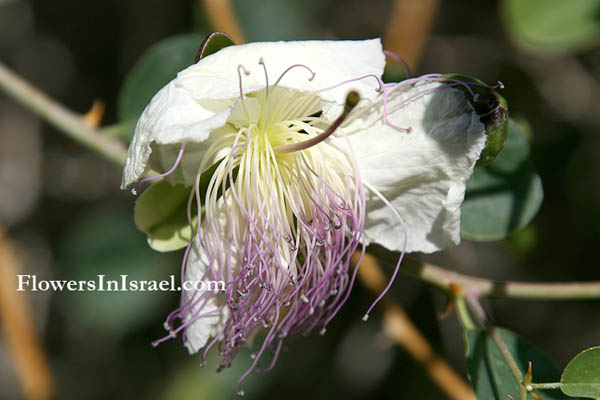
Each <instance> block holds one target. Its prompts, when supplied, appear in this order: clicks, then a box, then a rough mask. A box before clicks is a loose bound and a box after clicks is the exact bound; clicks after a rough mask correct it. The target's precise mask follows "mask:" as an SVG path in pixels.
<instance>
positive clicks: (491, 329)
mask: <svg viewBox="0 0 600 400" xmlns="http://www.w3.org/2000/svg"><path fill="white" fill-rule="evenodd" d="M464 299H465V301H466V302H467V305H469V307H470V308H471V310H472V311H473V314H475V318H476V319H477V320H478V321H479V323H480V324H481V325H483V327H484V328H485V330H486V331H488V333H489V334H490V337H491V338H492V340H493V341H494V343H496V346H497V347H498V350H500V354H501V355H502V358H504V361H505V362H506V365H507V366H508V368H509V369H510V372H511V374H512V375H513V377H514V378H515V381H516V383H517V385H518V387H519V397H520V398H521V400H527V389H526V388H525V385H523V373H522V372H521V370H520V369H519V366H518V365H517V362H516V361H515V359H514V358H513V356H512V354H510V351H509V350H508V347H506V344H505V343H504V341H503V340H502V338H501V337H500V334H499V333H498V331H497V330H496V327H495V326H494V324H492V323H491V322H490V320H489V318H488V317H487V314H486V313H485V310H484V309H483V307H482V306H481V303H479V300H478V299H477V297H476V296H474V295H470V294H467V295H466V296H465V297H464Z"/></svg>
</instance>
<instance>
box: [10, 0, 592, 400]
mask: <svg viewBox="0 0 600 400" xmlns="http://www.w3.org/2000/svg"><path fill="white" fill-rule="evenodd" d="M415 3H419V4H421V6H417V8H416V9H414V7H413V9H412V11H411V6H414V4H415ZM523 3H525V5H524V4H523ZM538 3H540V2H538V1H531V2H529V1H528V2H519V1H518V0H506V1H490V0H481V1H477V2H473V1H467V0H453V1H441V0H440V1H433V0H428V1H422V2H417V1H412V2H411V1H407V0H404V1H402V0H400V1H392V0H381V1H372V0H319V1H317V0H302V1H300V0H297V1H279V0H237V1H233V6H234V12H235V14H236V15H237V17H238V19H239V23H240V25H241V27H242V31H243V33H244V34H245V36H246V39H247V40H248V41H261V40H280V39H289V40H292V39H363V38H371V37H377V36H384V37H385V40H384V43H385V46H386V47H387V48H388V49H391V50H394V51H396V52H399V53H400V55H402V56H404V57H405V58H406V59H407V62H408V63H409V64H410V65H411V67H412V69H413V73H414V74H421V73H426V72H460V73H464V74H468V75H473V76H476V77H478V78H480V79H482V80H484V81H486V82H489V83H495V82H496V81H498V80H501V81H503V82H504V83H505V85H506V89H505V90H504V91H503V95H504V96H505V97H506V99H507V100H508V103H509V106H510V109H511V113H512V116H513V117H514V118H515V119H517V120H518V121H519V122H521V123H522V124H523V125H524V126H526V127H527V133H528V136H529V137H530V140H531V153H532V161H533V164H534V165H535V168H536V169H537V171H538V173H539V174H540V176H541V178H542V182H543V186H544V195H545V198H544V203H543V206H542V208H541V210H540V212H539V214H538V216H537V217H536V218H535V219H534V221H533V223H532V224H531V225H530V226H528V227H526V228H525V229H522V230H520V231H518V232H516V233H514V234H513V235H511V236H510V237H509V238H508V239H507V240H504V241H495V242H471V241H468V240H465V241H464V242H463V243H462V244H461V245H460V246H459V247H457V248H454V249H450V250H448V251H445V252H442V253H439V254H436V255H433V256H428V257H427V259H428V260H431V261H434V262H435V263H436V264H437V265H440V266H444V267H446V268H448V269H453V270H456V271H459V272H463V273H467V274H472V275H476V276H481V277H486V278H490V279H499V280H520V281H533V280H535V281H573V280H583V281H586V280H600V269H599V268H598V262H597V257H598V256H597V250H598V238H599V237H600V207H598V204H599V203H600V185H598V183H599V181H600V157H598V149H599V148H600V146H599V144H600V143H599V142H600V137H599V135H598V133H599V127H600V112H599V111H600V109H599V108H598V99H600V79H599V77H600V48H599V47H598V44H599V42H600V1H595V0H577V1H571V2H564V1H560V0H552V1H544V2H543V4H544V6H539V4H538ZM561 3H563V4H562V5H561ZM564 3H568V5H569V6H568V7H565V6H564ZM519 4H520V5H519ZM536 4H537V8H536ZM403 7H404V8H403ZM399 10H400V11H399ZM411 13H412V14H411ZM407 16H410V17H407ZM211 30H212V27H211V24H210V19H209V18H208V17H207V15H206V13H205V8H204V7H203V4H202V2H194V1H191V0H186V1H170V2H165V1H159V0H144V1H142V0H129V1H117V0H103V1H85V2H82V1H79V0H54V1H45V0H0V61H1V62H2V63H4V64H6V65H7V66H8V67H10V68H11V69H13V70H14V71H15V72H17V73H18V74H20V75H21V76H23V77H24V78H25V79H27V80H28V81H30V82H31V83H33V84H34V85H36V86H37V87H39V88H41V89H42V90H43V91H45V92H46V93H47V94H48V95H49V96H50V97H52V98H54V99H57V100H58V101H59V102H61V103H63V104H65V105H66V106H67V107H69V108H71V109H72V110H74V111H77V112H81V113H84V112H86V111H87V110H89V109H90V107H91V104H92V102H93V101H94V100H95V99H100V100H102V101H103V102H104V103H105V104H106V113H105V117H104V120H103V125H110V124H114V123H116V122H117V118H118V116H117V107H118V106H117V104H118V101H117V99H118V93H119V89H120V86H121V83H122V82H123V80H124V78H125V76H126V74H127V72H128V71H129V70H130V69H131V68H132V66H133V65H134V64H135V62H136V61H137V60H138V59H139V57H140V56H141V55H142V54H143V53H144V51H145V50H147V49H148V48H149V47H150V46H151V45H152V44H154V43H155V42H157V41H159V40H160V39H163V38H166V37H169V36H172V35H176V34H181V33H190V32H197V33H199V34H201V35H205V34H207V33H209V32H211ZM403 32H404V33H405V32H409V33H412V34H413V36H411V37H410V39H407V38H406V37H404V36H402V34H403ZM198 44H199V43H198ZM193 57H194V54H190V60H189V62H190V63H191V62H192V60H193ZM340 62H343V60H340ZM120 175H121V171H120V168H119V167H117V166H115V165H114V164H111V163H109V162H108V161H105V160H104V159H102V158H101V157H100V156H98V155H96V154H93V153H91V152H90V151H87V150H86V149H84V148H81V147H80V146H79V145H78V144H76V143H74V142H72V141H70V140H68V139H66V138H65V136H63V135H62V134H61V133H59V132H57V131H55V130H54V129H52V128H50V127H48V126H47V125H46V124H44V123H42V122H41V121H39V120H38V119H37V118H36V117H34V116H33V115H32V114H31V113H30V112H28V111H27V110H25V109H24V108H22V107H20V106H18V105H16V104H15V103H14V102H13V101H11V100H10V99H8V98H7V97H6V96H5V95H3V94H1V93H0V228H1V229H2V230H4V231H6V237H5V239H6V240H10V242H11V243H12V247H13V248H14V250H15V253H16V255H17V258H18V260H19V264H20V267H21V272H20V273H24V274H36V275H37V276H38V277H39V278H40V279H92V278H93V277H95V276H96V275H98V274H105V275H107V276H117V275H119V274H129V275H130V277H131V278H132V279H167V278H168V277H169V276H170V275H171V274H176V275H177V274H178V271H179V268H180V259H181V253H175V254H159V253H156V252H153V251H152V250H150V249H149V247H148V246H147V244H146V239H145V236H144V235H143V234H142V233H140V232H138V231H137V229H136V227H135V225H134V223H133V217H132V211H133V204H134V198H133V196H131V194H130V193H128V192H123V191H120V190H119V183H120ZM388 296H389V297H390V298H393V299H394V300H395V301H397V302H398V303H400V304H402V305H403V306H404V307H405V308H406V310H407V312H408V313H409V315H410V316H411V317H412V318H413V320H414V321H415V323H416V324H417V326H418V327H419V328H420V329H421V331H422V332H423V333H424V334H425V336H426V337H427V338H428V339H429V340H430V341H431V343H432V345H433V346H434V347H435V349H436V350H437V351H438V352H439V353H440V354H441V355H443V356H444V357H445V358H446V359H447V360H448V361H449V362H450V364H451V365H452V366H453V367H454V368H456V369H457V370H458V371H459V372H460V373H461V374H463V375H464V373H465V365H464V355H463V352H464V347H463V339H462V332H461V329H460V326H459V324H458V322H457V320H456V317H455V316H454V315H451V316H449V317H448V318H445V319H442V320H440V319H439V318H438V315H439V314H440V313H441V312H442V311H443V309H444V305H445V297H444V296H443V295H442V294H441V292H439V291H436V290H435V289H431V288H429V287H427V286H425V285H423V284H422V283H420V282H419V281H418V280H416V279H414V278H412V277H409V276H407V275H400V276H399V278H398V279H397V283H396V284H395V286H394V289H393V290H392V292H391V293H390V294H388ZM372 299H373V295H372V294H371V293H370V292H369V291H368V290H366V289H365V288H363V287H361V286H360V285H358V286H357V287H356V289H355V290H354V292H353V294H352V296H351V297H350V300H349V302H348V304H347V305H346V306H345V307H344V308H343V309H342V312H341V314H340V315H339V316H338V317H337V318H336V319H335V320H334V322H333V323H332V324H331V326H330V329H328V333H327V335H325V336H324V337H321V336H319V335H318V334H313V335H311V336H309V337H306V338H301V339H299V340H297V341H296V342H295V343H294V345H293V346H290V347H289V348H287V349H286V351H285V352H283V353H282V355H281V356H280V359H279V362H278V364H277V366H276V367H275V369H274V370H273V371H272V372H270V373H269V374H266V375H261V374H252V375H251V376H250V377H249V378H248V379H247V380H246V381H245V384H244V389H245V392H246V397H247V398H251V399H254V398H256V399H258V398H261V399H280V398H288V399H296V398H298V399H301V398H307V397H309V398H314V399H330V398H353V399H354V398H355V399H368V398H381V399H387V398H390V399H391V398H394V399H399V398H400V399H404V398H406V399H413V398H427V399H443V398H445V397H444V395H443V394H442V393H441V392H440V391H439V389H438V388H437V387H436V386H435V385H432V384H431V383H430V381H429V378H428V377H427V375H426V374H425V373H424V371H423V369H422V368H421V366H420V365H418V364H416V363H415V362H414V361H413V360H412V359H411V357H410V356H408V355H407V353H406V352H405V351H403V350H402V349H399V348H398V347H396V346H394V345H393V344H391V343H389V342H388V341H386V340H385V339H384V338H383V337H382V335H381V331H380V327H381V324H380V315H378V313H377V312H375V313H374V315H373V318H372V319H371V320H370V321H369V323H366V324H365V323H363V322H362V321H361V317H362V315H363V314H364V312H365V310H366V307H368V305H369V304H370V303H371V301H372ZM27 301H28V303H29V304H30V306H31V309H32V311H33V314H34V317H35V324H36V328H37V330H38V331H39V332H40V335H41V339H42V343H43V348H44V350H45V352H46V355H47V358H48V362H49V365H50V368H51V372H52V375H53V379H54V381H55V385H56V392H57V396H56V397H57V398H60V399H82V398H84V399H106V398H113V399H125V398H143V399H165V400H166V399H182V400H185V399H221V398H223V399H226V398H236V396H235V382H236V381H237V379H238V377H239V376H240V375H241V374H242V373H243V372H244V371H245V370H246V369H247V368H248V366H249V365H250V361H251V360H250V357H249V354H250V352H249V351H248V352H246V353H242V354H240V356H238V358H237V359H236V360H235V363H234V365H233V366H232V368H231V369H228V370H226V371H223V372H221V373H220V374H216V373H215V368H216V366H217V362H216V354H213V355H211V361H212V362H210V361H209V364H208V366H207V367H206V368H204V369H202V368H200V366H199V364H200V360H199V357H190V356H188V354H187V352H186V350H185V349H184V347H183V346H182V345H181V343H180V341H178V340H175V341H170V342H167V343H165V344H162V345H161V346H159V347H158V348H156V349H154V348H152V347H151V346H150V342H151V341H152V340H154V339H156V338H159V337H162V335H163V334H164V331H163V327H162V322H163V319H164V317H165V316H166V315H167V314H168V312H169V311H170V310H171V309H173V308H175V307H176V306H177V304H178V295H177V294H176V293H168V292H166V293H155V292H147V293H139V292H138V293H128V292H126V293H101V292H96V293H87V292H84V293H67V292H57V293H52V292H30V293H27ZM485 306H486V307H487V308H488V310H489V311H490V313H491V314H492V316H493V318H494V321H495V322H496V323H497V324H498V325H500V326H505V327H508V328H510V329H511V330H513V331H515V332H518V333H519V334H520V335H521V336H523V337H524V338H526V339H528V340H529V341H531V342H533V343H535V344H536V345H537V346H539V347H540V348H541V349H542V350H544V351H545V352H546V353H547V354H549V355H550V356H551V357H552V358H553V359H554V361H555V362H556V363H557V365H559V366H561V367H564V365H565V364H566V362H568V360H569V359H571V358H572V357H573V356H574V355H575V354H576V353H578V352H579V351H580V350H583V349H584V348H587V347H591V346H594V345H599V344H600V318H598V315H600V304H599V303H598V302H586V301H577V302H575V301H562V302H550V301H524V300H508V299H502V300H501V299H495V300H490V301H486V302H485ZM7 343H8V342H7V341H6V340H4V336H0V399H19V398H23V395H22V394H21V389H20V386H19V381H18V379H17V373H16V369H15V364H14V362H13V357H12V353H11V351H10V349H9V347H8V344H7Z"/></svg>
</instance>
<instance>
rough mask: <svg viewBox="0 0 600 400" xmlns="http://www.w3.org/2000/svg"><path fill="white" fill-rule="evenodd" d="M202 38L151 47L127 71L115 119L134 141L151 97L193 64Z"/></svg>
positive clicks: (174, 39) (177, 38)
mask: <svg viewBox="0 0 600 400" xmlns="http://www.w3.org/2000/svg"><path fill="white" fill-rule="evenodd" d="M203 39H204V36H202V35H198V34H186V35H179V36H173V37H170V38H167V39H164V40H161V41H160V42H158V43H156V44H154V45H153V46H152V47H150V49H148V50H147V51H146V52H145V53H144V55H143V56H142V57H141V58H140V59H139V60H138V62H137V63H136V64H135V65H134V66H133V68H132V69H131V70H130V71H129V73H128V74H127V76H126V77H125V80H124V81H123V85H122V86H121V90H120V91H119V99H118V116H119V120H120V122H121V123H123V124H125V126H126V136H127V138H128V139H131V138H132V137H133V131H134V128H135V124H136V122H137V120H138V118H139V116H140V114H141V113H142V111H144V108H145V107H146V105H148V103H149V102H150V100H151V99H152V97H153V96H154V95H155V94H156V92H158V91H159V90H160V88H162V87H163V86H165V85H166V84H167V83H168V82H169V81H170V80H172V79H173V78H175V76H176V75H177V72H179V71H181V70H182V69H184V68H185V67H187V66H189V65H191V64H193V62H194V57H195V56H196V54H197V53H198V49H199V47H200V45H201V43H202V40H203Z"/></svg>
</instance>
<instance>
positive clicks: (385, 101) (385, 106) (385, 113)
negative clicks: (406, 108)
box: [316, 74, 411, 132]
mask: <svg viewBox="0 0 600 400" xmlns="http://www.w3.org/2000/svg"><path fill="white" fill-rule="evenodd" d="M366 78H374V79H375V80H377V83H378V84H379V87H378V88H377V91H378V92H381V91H383V120H384V121H385V123H386V124H387V125H389V126H391V127H392V128H394V129H396V130H399V131H402V132H410V131H411V128H403V127H401V126H398V125H395V124H393V123H392V122H391V121H390V120H389V118H388V114H389V112H388V92H387V86H388V85H386V84H384V83H383V81H382V80H381V78H379V76H377V75H375V74H367V75H363V76H360V77H358V78H354V79H348V80H347V81H343V82H340V83H338V84H336V85H333V86H330V87H327V88H324V89H321V90H317V91H316V92H317V93H319V92H324V91H326V90H331V89H335V88H337V87H339V86H341V85H345V84H346V83H350V82H355V81H360V80H363V79H366ZM405 82H406V81H405Z"/></svg>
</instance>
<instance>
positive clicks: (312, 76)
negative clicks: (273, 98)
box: [273, 64, 316, 87]
mask: <svg viewBox="0 0 600 400" xmlns="http://www.w3.org/2000/svg"><path fill="white" fill-rule="evenodd" d="M298 67H302V68H304V69H306V70H307V71H308V72H310V73H311V75H310V78H308V80H309V81H312V80H313V79H315V75H316V73H315V72H314V71H313V70H312V69H310V68H309V67H308V66H306V65H304V64H294V65H292V66H290V67H288V68H287V69H286V70H285V71H283V73H282V74H281V75H279V78H277V80H276V81H275V84H274V85H273V87H275V86H277V85H279V82H280V81H281V78H283V77H284V76H285V74H287V73H288V72H289V71H290V70H292V69H294V68H298Z"/></svg>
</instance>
